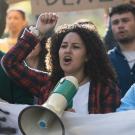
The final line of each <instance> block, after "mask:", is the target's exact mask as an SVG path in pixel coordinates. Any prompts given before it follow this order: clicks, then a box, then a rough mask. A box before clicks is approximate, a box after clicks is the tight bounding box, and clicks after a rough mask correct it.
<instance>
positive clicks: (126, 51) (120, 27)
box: [108, 4, 135, 97]
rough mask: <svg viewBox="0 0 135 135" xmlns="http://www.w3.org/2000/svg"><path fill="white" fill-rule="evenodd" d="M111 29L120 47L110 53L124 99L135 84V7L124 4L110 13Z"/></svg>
mask: <svg viewBox="0 0 135 135" xmlns="http://www.w3.org/2000/svg"><path fill="white" fill-rule="evenodd" d="M110 21H111V28H112V32H113V35H114V38H115V39H116V41H117V42H118V45H117V46H116V47H114V48H113V49H112V50H110V51H109V52H108V54H109V58H110V60H111V62H112V65H113V66H114V68H115V70H116V73H117V77H118V83H119V87H120V88H121V94H122V97H123V96H124V95H125V93H126V92H127V90H128V89H129V87H130V86H131V85H132V84H133V83H134V82H135V7H134V6H132V5H131V4H122V5H118V6H116V7H113V8H112V10H111V12H110Z"/></svg>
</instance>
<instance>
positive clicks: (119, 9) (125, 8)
mask: <svg viewBox="0 0 135 135" xmlns="http://www.w3.org/2000/svg"><path fill="white" fill-rule="evenodd" d="M127 12H131V13H132V14H133V15H135V6H133V5H132V4H121V5H118V6H115V7H113V8H112V9H111V12H110V13H109V16H110V17H112V16H113V15H114V14H123V13H127Z"/></svg>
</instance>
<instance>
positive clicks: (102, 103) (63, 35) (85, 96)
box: [2, 12, 120, 114]
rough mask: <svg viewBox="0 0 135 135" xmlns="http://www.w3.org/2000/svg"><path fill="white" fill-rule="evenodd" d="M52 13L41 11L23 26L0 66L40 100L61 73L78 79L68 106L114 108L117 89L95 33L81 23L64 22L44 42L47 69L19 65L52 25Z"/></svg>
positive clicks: (78, 109) (54, 17)
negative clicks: (42, 70)
mask: <svg viewBox="0 0 135 135" xmlns="http://www.w3.org/2000/svg"><path fill="white" fill-rule="evenodd" d="M57 20H58V17H57V15H56V14H55V13H51V12H49V13H42V14H41V15H40V16H39V18H38V20H37V23H36V27H30V28H29V29H27V28H26V29H25V30H24V32H23V34H22V36H21V37H20V38H19V39H18V42H17V44H16V46H15V47H13V48H12V49H11V50H10V51H9V52H8V53H7V54H6V55H5V56H4V57H3V59H2V66H3V69H4V70H5V71H6V73H7V74H8V75H9V76H10V77H12V79H13V80H14V81H15V82H17V83H18V84H20V85H21V86H23V87H24V88H25V89H27V90H29V91H30V92H32V93H33V94H34V95H35V96H37V97H38V104H40V105H41V104H43V103H44V102H45V101H46V100H47V99H48V97H49V95H50V93H51V91H52V90H53V88H54V86H55V85H56V84H57V82H58V81H59V80H60V79H61V78H62V77H64V76H74V77H76V78H77V79H78V82H79V89H78V91H77V94H76V95H75V97H74V98H73V103H72V107H71V108H72V109H73V110H74V111H75V112H77V113H82V114H90V113H109V112H114V111H115V110H116V108H117V107H118V106H119V104H120V90H119V88H118V87H117V83H116V78H115V74H114V71H113V69H112V67H111V65H110V63H109V59H108V57H107V54H106V52H105V48H104V46H103V43H102V41H101V39H100V37H99V35H98V33H97V32H96V31H94V30H92V29H89V28H88V27H87V26H85V25H79V24H71V25H68V24H65V25H62V26H60V27H58V29H57V30H56V31H55V33H54V34H53V35H52V37H51V38H50V40H48V42H47V48H48V54H47V57H46V58H47V59H46V64H47V70H48V73H46V72H40V71H37V70H33V69H30V68H28V67H25V66H24V65H23V61H24V60H25V59H26V57H27V56H28V54H29V53H30V52H31V51H32V50H33V49H34V47H35V46H36V45H37V43H38V42H39V41H40V40H41V39H42V38H43V37H44V35H45V33H47V32H49V31H50V30H52V29H54V27H55V25H56V23H57Z"/></svg>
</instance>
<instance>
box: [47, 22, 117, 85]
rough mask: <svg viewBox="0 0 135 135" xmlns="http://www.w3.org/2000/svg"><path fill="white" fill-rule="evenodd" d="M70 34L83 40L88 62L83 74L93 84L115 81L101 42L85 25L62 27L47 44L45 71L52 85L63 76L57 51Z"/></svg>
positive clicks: (94, 32)
mask: <svg viewBox="0 0 135 135" xmlns="http://www.w3.org/2000/svg"><path fill="white" fill-rule="evenodd" d="M70 32H75V33H77V34H78V35H79V36H80V37H81V39H82V40H83V42H84V44H85V47H86V50H87V57H88V61H87V62H86V65H85V74H87V75H88V77H89V78H90V80H92V81H94V82H101V83H102V84H105V85H107V84H108V81H107V80H108V79H111V80H115V79H116V78H115V74H114V71H113V69H112V67H111V64H110V62H109V59H108V56H107V53H106V51H105V48H104V45H103V42H102V40H101V39H100V37H99V35H98V33H97V32H96V31H94V30H90V29H89V28H88V27H87V26H85V25H78V24H72V25H62V26H61V27H60V28H59V29H58V30H57V31H56V32H55V34H53V36H52V37H51V39H50V41H49V42H48V45H47V46H48V52H49V54H48V55H47V57H46V58H47V60H46V61H47V62H48V63H47V69H49V71H50V75H51V80H52V82H53V83H54V85H55V84H56V83H57V82H58V81H59V80H60V78H62V77H63V76H64V72H63V70H62V69H61V67H60V63H59V54H58V52H59V49H60V46H61V43H62V41H63V38H64V37H65V36H66V35H67V34H68V33H70Z"/></svg>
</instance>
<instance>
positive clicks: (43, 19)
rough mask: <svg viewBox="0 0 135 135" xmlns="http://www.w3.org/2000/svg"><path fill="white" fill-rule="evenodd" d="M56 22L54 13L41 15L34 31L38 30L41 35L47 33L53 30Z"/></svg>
mask: <svg viewBox="0 0 135 135" xmlns="http://www.w3.org/2000/svg"><path fill="white" fill-rule="evenodd" d="M57 20H58V16H57V15H56V13H51V12H49V13H42V14H41V15H40V16H39V17H38V20H37V23H36V29H38V30H39V32H40V33H41V34H45V33H47V32H48V31H50V30H52V29H54V27H55V25H56V23H57Z"/></svg>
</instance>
